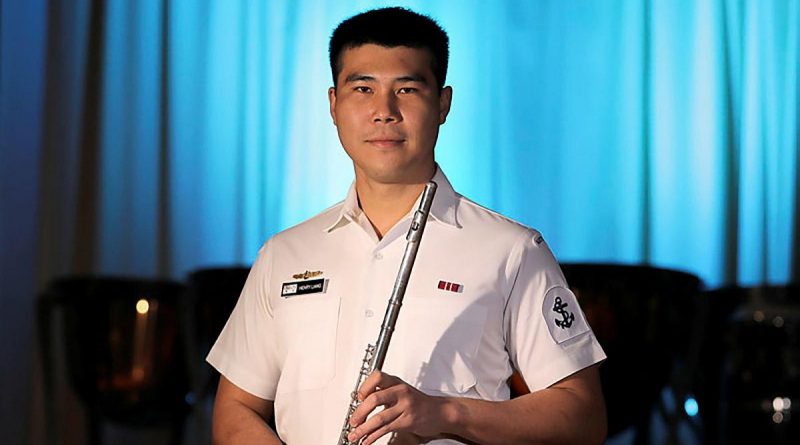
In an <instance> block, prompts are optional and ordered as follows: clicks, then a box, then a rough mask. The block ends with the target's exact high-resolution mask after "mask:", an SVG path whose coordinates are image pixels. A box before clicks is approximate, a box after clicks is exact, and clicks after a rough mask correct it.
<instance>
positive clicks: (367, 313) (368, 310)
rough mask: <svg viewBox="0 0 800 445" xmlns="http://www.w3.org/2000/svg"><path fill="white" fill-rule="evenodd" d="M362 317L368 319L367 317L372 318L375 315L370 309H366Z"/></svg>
mask: <svg viewBox="0 0 800 445" xmlns="http://www.w3.org/2000/svg"><path fill="white" fill-rule="evenodd" d="M364 315H365V316H366V317H367V318H369V317H372V316H373V315H375V313H374V312H372V309H367V310H366V311H364Z"/></svg>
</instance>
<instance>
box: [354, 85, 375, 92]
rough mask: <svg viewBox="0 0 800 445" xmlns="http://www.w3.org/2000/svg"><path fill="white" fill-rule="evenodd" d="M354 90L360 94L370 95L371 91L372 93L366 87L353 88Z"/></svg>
mask: <svg viewBox="0 0 800 445" xmlns="http://www.w3.org/2000/svg"><path fill="white" fill-rule="evenodd" d="M353 90H355V91H356V92H358V93H369V92H370V91H372V90H370V89H369V87H365V86H357V87H355V88H353Z"/></svg>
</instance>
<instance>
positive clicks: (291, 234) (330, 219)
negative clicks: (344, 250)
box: [270, 201, 344, 243]
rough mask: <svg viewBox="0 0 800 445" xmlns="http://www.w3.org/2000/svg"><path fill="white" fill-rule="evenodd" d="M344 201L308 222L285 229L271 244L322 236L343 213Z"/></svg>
mask: <svg viewBox="0 0 800 445" xmlns="http://www.w3.org/2000/svg"><path fill="white" fill-rule="evenodd" d="M342 205H344V201H340V202H338V203H336V204H334V205H332V206H330V207H328V208H327V209H325V210H323V211H321V212H319V213H318V214H316V215H314V216H312V217H311V218H308V219H307V220H305V221H303V222H301V223H298V224H296V225H294V226H291V227H289V228H287V229H284V230H282V231H280V232H278V233H276V234H275V235H273V236H272V238H271V239H270V241H271V242H273V243H274V242H285V241H290V240H294V239H308V238H309V237H310V238H313V237H314V236H315V235H322V234H323V233H325V231H326V229H328V228H330V227H331V226H333V224H335V223H336V222H337V221H338V220H339V218H340V216H341V211H342Z"/></svg>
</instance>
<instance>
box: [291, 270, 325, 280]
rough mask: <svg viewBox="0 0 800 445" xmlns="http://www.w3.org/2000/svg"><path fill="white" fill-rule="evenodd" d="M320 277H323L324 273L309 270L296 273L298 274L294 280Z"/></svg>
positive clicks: (293, 276) (294, 276)
mask: <svg viewBox="0 0 800 445" xmlns="http://www.w3.org/2000/svg"><path fill="white" fill-rule="evenodd" d="M320 275H322V271H321V270H315V271H313V272H312V271H310V270H307V271H305V272H303V273H296V274H294V275H292V278H294V279H295V280H307V279H309V278H314V277H318V276H320Z"/></svg>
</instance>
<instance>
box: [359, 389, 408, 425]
mask: <svg viewBox="0 0 800 445" xmlns="http://www.w3.org/2000/svg"><path fill="white" fill-rule="evenodd" d="M395 393H396V391H393V390H392V388H387V389H383V390H380V391H376V392H374V393H372V394H370V395H368V396H367V397H366V398H365V399H364V400H362V401H361V403H360V404H359V405H358V408H356V410H355V411H353V415H352V416H350V424H351V425H359V424H361V423H362V422H364V421H365V420H366V419H367V416H368V415H369V413H371V412H372V411H373V410H374V409H375V408H377V407H379V406H386V407H390V406H393V405H394V404H395V403H396V401H397V396H396V394H395Z"/></svg>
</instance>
